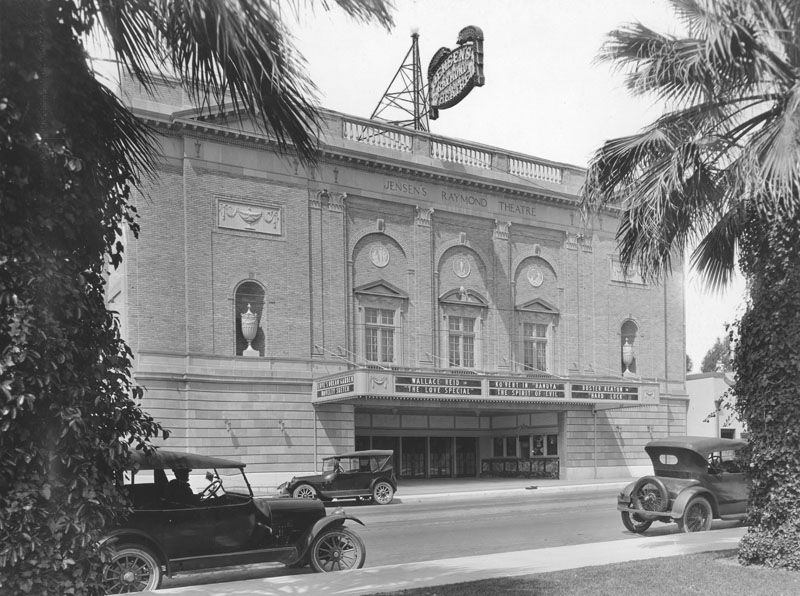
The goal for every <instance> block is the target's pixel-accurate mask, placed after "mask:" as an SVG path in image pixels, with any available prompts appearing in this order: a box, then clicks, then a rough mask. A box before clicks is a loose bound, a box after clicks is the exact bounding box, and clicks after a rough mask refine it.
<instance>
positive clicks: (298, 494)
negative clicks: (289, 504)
mask: <svg viewBox="0 0 800 596" xmlns="http://www.w3.org/2000/svg"><path fill="white" fill-rule="evenodd" d="M292 496H293V497H294V498H295V499H316V498H317V491H315V490H314V487H313V486H311V485H310V484H301V485H300V486H298V487H297V488H296V489H294V491H293V492H292Z"/></svg>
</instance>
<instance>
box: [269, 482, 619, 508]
mask: <svg viewBox="0 0 800 596" xmlns="http://www.w3.org/2000/svg"><path fill="white" fill-rule="evenodd" d="M630 482H631V481H630V480H619V481H614V482H602V483H591V484H559V485H554V486H534V487H507V488H487V489H480V490H461V491H449V492H436V493H411V494H407V495H404V494H403V493H402V491H398V492H397V493H395V500H396V501H398V502H400V503H404V502H405V503H410V502H414V501H423V500H424V501H428V500H436V499H451V500H452V499H476V498H480V497H490V496H497V495H503V494H509V493H512V494H520V495H522V494H531V495H532V494H537V493H561V492H571V493H588V494H591V493H596V492H600V491H604V490H621V489H623V488H624V487H625V486H627V485H628V484H630ZM253 492H254V494H255V496H256V497H270V498H280V496H279V495H278V494H277V493H275V492H274V490H272V491H269V492H268V491H266V490H265V491H263V492H261V491H259V490H257V488H256V487H254V488H253Z"/></svg>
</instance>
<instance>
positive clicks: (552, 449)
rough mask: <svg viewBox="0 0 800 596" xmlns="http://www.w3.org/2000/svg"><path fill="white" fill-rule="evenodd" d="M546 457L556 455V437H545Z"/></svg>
mask: <svg viewBox="0 0 800 596" xmlns="http://www.w3.org/2000/svg"><path fill="white" fill-rule="evenodd" d="M547 455H558V435H547Z"/></svg>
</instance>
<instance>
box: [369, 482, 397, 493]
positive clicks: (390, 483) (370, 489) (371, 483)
mask: <svg viewBox="0 0 800 596" xmlns="http://www.w3.org/2000/svg"><path fill="white" fill-rule="evenodd" d="M379 482H388V483H389V486H391V487H392V490H393V491H395V492H397V485H396V484H395V483H394V482H392V480H391V478H373V479H372V482H370V483H369V492H370V493H371V492H372V491H373V490H374V488H375V485H376V484H378V483H379Z"/></svg>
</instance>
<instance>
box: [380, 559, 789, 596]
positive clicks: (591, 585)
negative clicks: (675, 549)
mask: <svg viewBox="0 0 800 596" xmlns="http://www.w3.org/2000/svg"><path fill="white" fill-rule="evenodd" d="M383 594H392V595H395V596H398V595H403V596H488V595H490V594H491V595H493V594H520V595H522V594H525V595H535V596H550V595H553V596H555V595H561V594H578V595H583V594H585V595H587V596H589V595H591V596H595V595H597V594H610V595H614V596H624V595H627V594H648V595H651V594H665V595H666V594H669V595H670V596H676V595H679V594H681V595H682V594H703V595H704V596H717V595H718V596H730V595H731V594H764V595H769V596H779V595H782V594H786V595H790V594H791V595H795V594H800V573H798V572H792V571H786V570H783V569H769V568H765V567H742V566H741V565H739V564H738V562H737V560H736V551H735V550H731V551H719V552H712V553H701V554H696V555H683V556H679V557H664V558H661V559H648V560H645V561H632V562H630V563H616V564H614V565H603V566H599V567H582V568H580V569H569V570H566V571H554V572H551V573H540V574H537V575H523V576H518V577H504V578H498V579H487V580H481V581H476V582H465V583H461V584H449V585H445V586H435V587H431V588H418V589H414V590H402V591H400V592H384V593H383Z"/></svg>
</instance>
